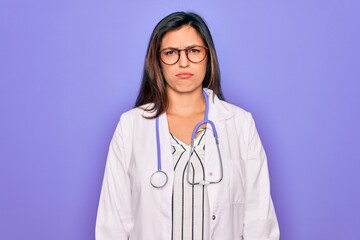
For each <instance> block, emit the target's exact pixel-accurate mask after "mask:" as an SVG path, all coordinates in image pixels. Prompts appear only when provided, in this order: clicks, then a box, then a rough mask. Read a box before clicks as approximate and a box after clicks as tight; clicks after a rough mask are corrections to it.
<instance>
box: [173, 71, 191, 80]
mask: <svg viewBox="0 0 360 240" xmlns="http://www.w3.org/2000/svg"><path fill="white" fill-rule="evenodd" d="M175 76H177V77H178V78H181V79H187V78H191V77H192V76H194V74H192V73H189V72H181V73H178V74H176V75H175Z"/></svg>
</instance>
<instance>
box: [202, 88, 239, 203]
mask: <svg viewBox="0 0 360 240" xmlns="http://www.w3.org/2000/svg"><path fill="white" fill-rule="evenodd" d="M206 92H207V93H208V95H209V120H211V121H213V123H214V125H215V127H216V131H217V134H218V137H219V147H220V151H221V153H222V159H223V167H225V165H226V164H225V163H224V160H225V159H224V158H226V156H225V155H224V151H222V150H221V149H223V148H224V147H223V146H222V145H221V144H222V143H223V141H222V139H223V135H224V131H225V128H226V120H227V119H229V118H231V117H232V116H233V113H232V112H231V111H229V110H228V109H227V108H225V107H224V105H223V103H222V102H221V101H220V100H219V99H218V97H217V96H214V98H213V94H212V91H211V90H207V89H206ZM208 127H210V126H208ZM204 164H205V171H206V179H207V180H208V181H218V180H219V178H220V174H221V172H220V171H221V170H220V159H219V155H218V151H217V146H216V142H215V139H214V135H213V131H212V129H211V130H208V131H207V132H206V145H205V163H204ZM225 171H226V169H224V172H225ZM223 182H224V179H223V180H222V182H220V184H212V185H209V186H208V188H207V189H208V196H209V200H210V201H209V204H210V209H214V208H215V207H216V206H217V204H218V201H219V198H221V194H219V193H220V192H221V188H222V187H223V186H224V185H222V184H221V183H223Z"/></svg>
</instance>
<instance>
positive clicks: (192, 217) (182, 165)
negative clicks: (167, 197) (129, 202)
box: [171, 129, 210, 240]
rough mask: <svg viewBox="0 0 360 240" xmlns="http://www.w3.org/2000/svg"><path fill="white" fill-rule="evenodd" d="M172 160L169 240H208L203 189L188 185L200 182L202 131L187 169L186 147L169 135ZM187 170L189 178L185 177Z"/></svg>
mask: <svg viewBox="0 0 360 240" xmlns="http://www.w3.org/2000/svg"><path fill="white" fill-rule="evenodd" d="M171 146H172V154H173V157H174V187H173V208H172V209H173V238H172V240H183V239H191V240H208V239H209V224H210V223H209V222H210V210H209V199H208V194H207V187H206V186H203V185H195V186H192V185H190V184H189V183H188V180H187V178H188V177H189V181H191V182H199V181H201V180H203V179H204V177H205V176H204V171H205V168H204V167H205V164H206V163H205V162H204V159H205V130H204V129H203V130H202V131H201V133H200V135H199V136H198V137H197V138H196V139H195V141H194V151H193V154H192V155H191V161H190V162H191V164H190V165H191V167H190V168H189V169H187V166H188V159H189V155H190V146H189V145H187V144H185V143H183V142H181V140H179V139H177V138H176V137H175V136H173V135H171ZM187 170H189V176H187Z"/></svg>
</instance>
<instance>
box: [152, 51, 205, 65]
mask: <svg viewBox="0 0 360 240" xmlns="http://www.w3.org/2000/svg"><path fill="white" fill-rule="evenodd" d="M181 51H185V54H186V57H187V59H188V60H189V61H190V62H192V63H199V62H201V61H203V60H204V59H205V57H206V54H207V52H208V51H209V49H208V48H207V47H203V46H191V47H188V48H185V49H175V48H165V49H163V50H161V51H160V52H159V56H160V60H161V61H162V62H163V63H164V64H166V65H174V64H175V63H177V62H178V61H179V59H180V54H181Z"/></svg>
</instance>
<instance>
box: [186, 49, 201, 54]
mask: <svg viewBox="0 0 360 240" xmlns="http://www.w3.org/2000/svg"><path fill="white" fill-rule="evenodd" d="M199 52H200V49H197V48H190V49H189V51H188V53H191V54H196V53H199Z"/></svg>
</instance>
